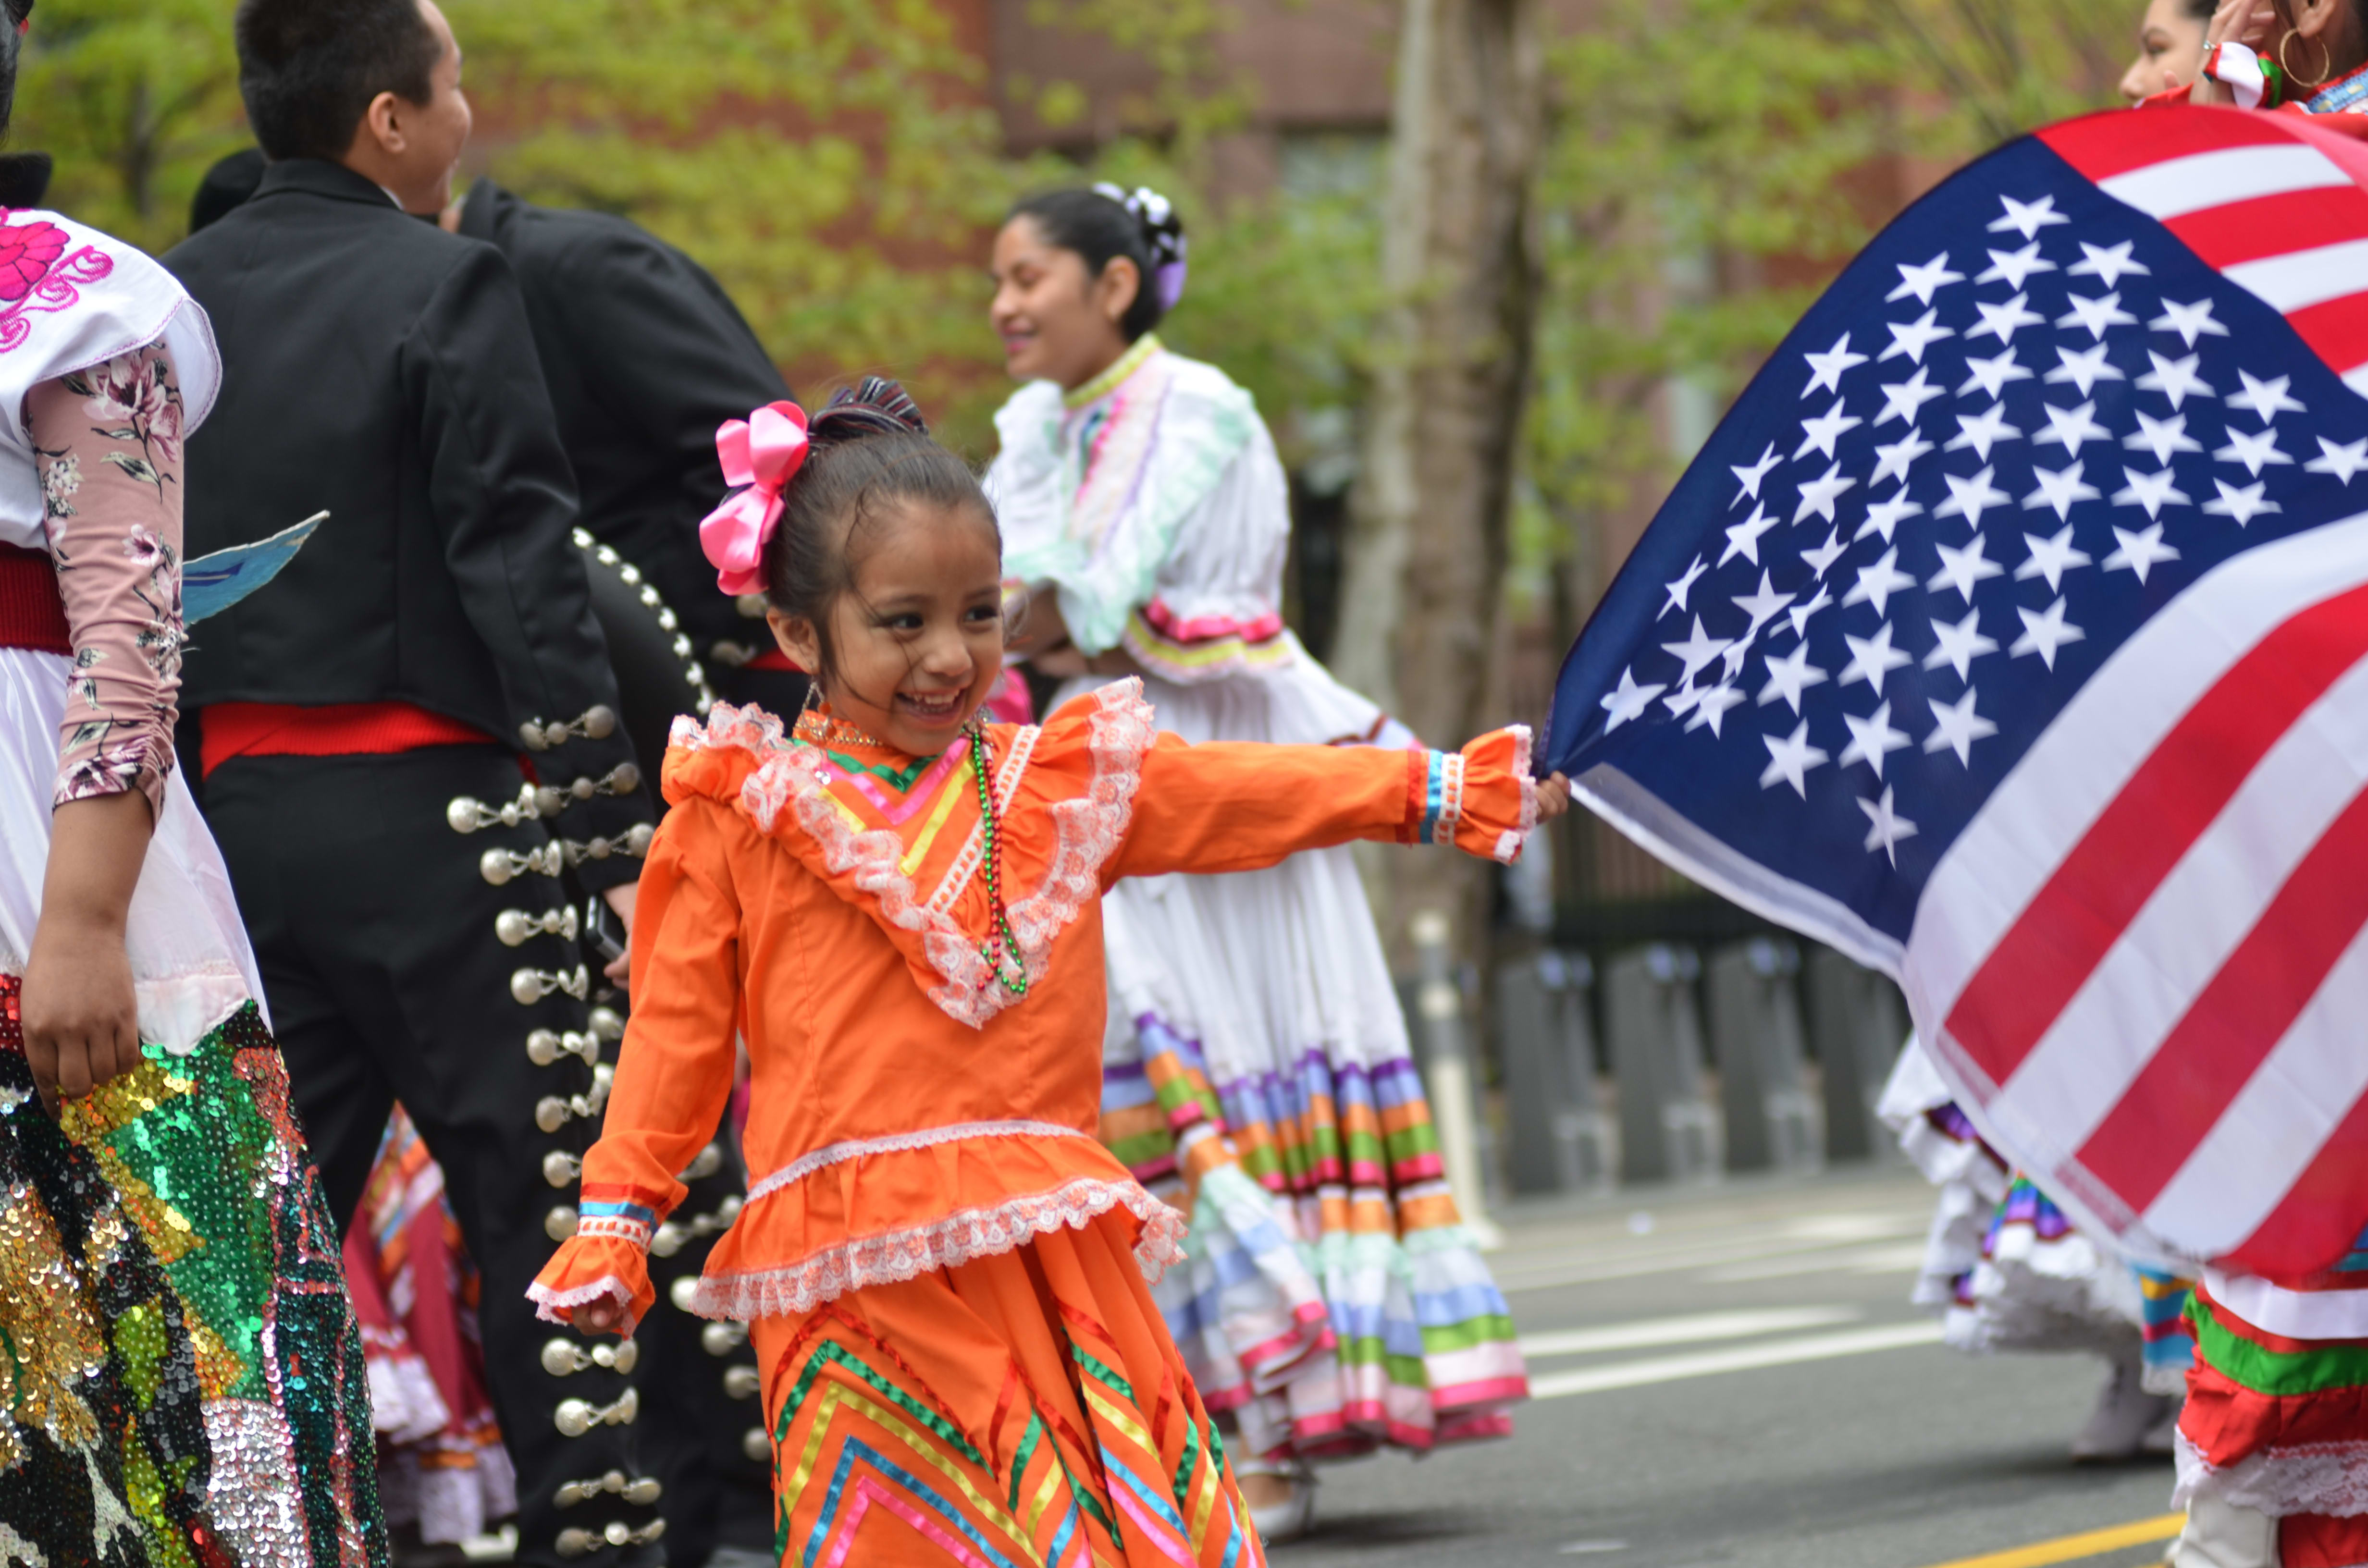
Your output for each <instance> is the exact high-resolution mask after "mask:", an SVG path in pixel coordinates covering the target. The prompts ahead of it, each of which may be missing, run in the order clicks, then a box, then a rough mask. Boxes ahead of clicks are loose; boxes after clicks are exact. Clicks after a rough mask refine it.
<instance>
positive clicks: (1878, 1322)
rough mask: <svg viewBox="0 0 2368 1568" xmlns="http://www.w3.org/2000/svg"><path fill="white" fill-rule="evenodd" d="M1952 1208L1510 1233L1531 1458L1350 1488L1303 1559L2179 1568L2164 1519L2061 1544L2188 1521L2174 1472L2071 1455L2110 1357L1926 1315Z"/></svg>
mask: <svg viewBox="0 0 2368 1568" xmlns="http://www.w3.org/2000/svg"><path fill="white" fill-rule="evenodd" d="M1931 1204H1932V1194H1931V1189H1930V1187H1927V1186H1926V1185H1925V1183H1924V1182H1923V1180H1922V1179H1921V1178H1920V1177H1919V1176H1916V1175H1915V1174H1914V1173H1912V1172H1906V1171H1894V1172H1885V1173H1881V1174H1874V1173H1869V1172H1865V1171H1863V1170H1861V1171H1860V1172H1857V1173H1854V1174H1848V1175H1839V1176H1823V1177H1819V1178H1816V1180H1814V1181H1811V1182H1808V1183H1800V1184H1792V1185H1787V1186H1782V1187H1779V1186H1775V1185H1771V1184H1765V1183H1753V1184H1748V1185H1746V1184H1741V1183H1737V1184H1731V1185H1729V1186H1727V1187H1721V1188H1713V1189H1709V1190H1698V1191H1694V1192H1691V1193H1687V1194H1683V1195H1676V1194H1670V1193H1666V1192H1647V1193H1637V1192H1632V1193H1627V1194H1623V1195H1622V1196H1621V1197H1620V1198H1618V1199H1612V1200H1609V1201H1606V1202H1602V1203H1589V1204H1584V1205H1580V1204H1566V1205H1562V1206H1558V1207H1553V1208H1528V1209H1525V1210H1519V1211H1516V1212H1514V1213H1512V1214H1509V1215H1504V1216H1499V1218H1500V1219H1501V1220H1503V1221H1504V1223H1505V1228H1506V1231H1507V1243H1506V1245H1505V1247H1504V1249H1503V1250H1502V1251H1500V1252H1497V1253H1496V1254H1495V1255H1493V1261H1494V1263H1495V1265H1496V1267H1497V1271H1498V1278H1499V1279H1500V1281H1501V1282H1502V1283H1503V1284H1504V1285H1505V1287H1506V1290H1507V1292H1508V1299H1509V1301H1510V1302H1511V1305H1512V1310H1513V1315H1514V1319H1515V1321H1516V1322H1517V1323H1518V1324H1520V1329H1521V1332H1522V1336H1523V1342H1524V1345H1525V1346H1527V1347H1528V1348H1529V1350H1530V1353H1531V1361H1530V1373H1531V1380H1532V1381H1533V1384H1534V1386H1535V1387H1536V1389H1537V1392H1539V1394H1540V1395H1541V1396H1542V1397H1541V1398H1539V1399H1537V1400H1536V1401H1534V1402H1533V1403H1531V1404H1530V1405H1529V1406H1527V1407H1526V1408H1525V1409H1524V1410H1523V1411H1522V1412H1521V1413H1520V1416H1519V1419H1518V1423H1517V1432H1516V1435H1515V1437H1513V1439H1512V1440H1511V1441H1510V1442H1509V1443H1503V1444H1497V1445H1494V1446H1486V1447H1482V1448H1479V1449H1471V1450H1466V1451H1459V1452H1450V1453H1446V1454H1442V1455H1440V1456H1437V1457H1434V1458H1432V1459H1429V1460H1423V1461H1420V1462H1412V1461H1408V1460H1404V1459H1401V1458H1397V1457H1395V1456H1393V1457H1386V1458H1381V1459H1376V1460H1366V1461H1363V1462H1360V1463H1357V1464H1352V1465H1347V1466H1339V1467H1335V1468H1332V1469H1330V1470H1327V1471H1326V1472H1325V1483H1324V1490H1323V1492H1322V1494H1321V1506H1320V1509H1319V1513H1318V1525H1317V1529H1316V1531H1315V1534H1314V1535H1312V1536H1311V1537H1309V1538H1308V1539H1307V1540H1305V1541H1304V1542H1302V1543H1300V1544H1297V1545H1294V1546H1292V1547H1290V1548H1287V1549H1285V1550H1284V1551H1281V1552H1280V1553H1278V1558H1279V1561H1281V1562H1284V1563H1286V1564H1288V1565H1289V1568H1330V1565H1332V1564H1336V1563H1337V1564H1340V1565H1343V1568H1346V1565H1348V1564H1350V1563H1355V1564H1359V1565H1360V1568H1362V1565H1371V1568H1395V1565H1397V1564H1414V1563H1455V1564H1459V1565H1461V1564H1474V1565H1487V1568H1497V1565H1500V1564H1503V1565H1509V1564H1516V1563H1519V1564H1533V1565H1539V1568H1543V1565H1548V1564H1554V1563H1562V1562H1588V1563H1600V1564H1603V1565H1604V1568H1708V1565H1711V1564H1724V1563H1740V1564H1748V1565H1750V1568H1932V1565H1935V1564H1942V1563H1950V1564H1954V1563H1958V1562H1960V1561H1961V1560H1966V1559H1971V1560H1973V1562H1967V1563H1966V1564H1965V1568H1975V1563H1979V1564H1980V1565H1981V1568H2040V1565H2041V1564H2045V1563H2054V1562H2076V1563H2078V1564H2081V1565H2082V1568H2136V1565H2139V1564H2151V1563H2155V1562H2160V1561H2161V1556H2162V1550H2163V1548H2162V1543H2161V1540H2160V1539H2158V1538H2159V1537H2160V1536H2162V1535H2165V1534H2167V1533H2168V1530H2169V1526H2168V1525H2164V1526H2162V1527H2160V1528H2159V1529H2157V1530H2155V1531H2146V1530H2131V1531H2125V1532H2123V1540H2124V1541H2134V1542H2135V1544H2123V1545H2119V1546H2115V1547H2112V1548H2111V1549H2109V1550H2103V1551H2099V1550H2096V1548H2097V1546H2098V1545H2099V1544H2100V1541H2090V1542H2086V1543H2083V1542H2077V1541H2066V1540H2065V1539H2064V1538H2068V1537H2074V1536H2078V1535H2083V1534H2087V1533H2089V1532H2096V1531H2101V1530H2105V1529H2107V1528H2110V1527H2117V1526H2135V1525H2140V1524H2142V1523H2143V1522H2144V1521H2148V1520H2153V1519H2157V1518H2160V1517H2162V1516H2164V1515H2165V1514H2167V1513H2168V1512H2169V1490H2170V1467H2169V1462H2168V1461H2159V1462H2155V1463H2149V1464H2142V1465H2135V1466H2128V1467H2114V1468H2106V1469H2081V1468H2075V1467H2074V1466H2073V1465H2071V1464H2070V1463H2069V1462H2068V1461H2066V1459H2065V1457H2064V1450H2065V1444H2066V1439H2068V1438H2069V1437H2070V1436H2071V1434H2072V1432H2073V1430H2074V1428H2075V1427H2076V1426H2078V1425H2079V1423H2080V1422H2081V1421H2082V1420H2083V1419H2084V1418H2085V1417H2086V1415H2087V1414H2088V1411H2089V1405H2090V1403H2091V1401H2092V1399H2093V1397H2094V1395H2095V1393H2096V1391H2097V1389H2098V1387H2099V1386H2100V1383H2101V1381H2102V1379H2103V1369H2102V1366H2101V1364H2100V1363H2099V1362H2097V1361H2094V1360H2092V1359H2088V1358H2030V1357H2026V1358H1992V1359H1985V1360H1975V1359H1974V1358H1967V1357H1964V1356H1960V1355H1958V1354H1956V1353H1955V1352H1953V1351H1950V1350H1948V1349H1945V1348H1943V1347H1942V1346H1940V1345H1939V1344H1938V1343H1937V1341H1938V1338H1939V1325H1938V1324H1937V1322H1936V1321H1935V1320H1933V1319H1930V1318H1929V1317H1926V1316H1923V1315H1921V1314H1920V1313H1918V1312H1915V1311H1913V1310H1912V1309H1910V1308H1909V1307H1908V1306H1907V1301H1906V1295H1907V1285H1908V1282H1909V1280H1910V1278H1912V1271H1913V1268H1914V1266H1915V1262H1916V1259H1917V1257H1918V1254H1919V1252H1920V1243H1921V1239H1922V1235H1923V1231H1924V1226H1925V1223H1926V1221H1927V1220H1928V1219H1929V1217H1930V1212H1931ZM2149 1536H2152V1537H2156V1538H2157V1539H2153V1540H2147V1539H2146V1538H2147V1537H2149ZM2102 1540H2103V1541H2107V1542H2109V1541H2110V1540H2111V1538H2110V1537H2105V1538H2102ZM2034 1546H2044V1549H2043V1550H2037V1551H2021V1550H2020V1549H2024V1548H2032V1547H2034ZM1994 1554H1997V1555H1996V1556H1995V1560H1993V1556H1994Z"/></svg>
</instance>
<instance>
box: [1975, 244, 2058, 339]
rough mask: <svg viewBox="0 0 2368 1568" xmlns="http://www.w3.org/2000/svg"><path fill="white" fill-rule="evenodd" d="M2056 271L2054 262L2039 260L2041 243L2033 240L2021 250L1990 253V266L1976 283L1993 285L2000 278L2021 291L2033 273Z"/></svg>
mask: <svg viewBox="0 0 2368 1568" xmlns="http://www.w3.org/2000/svg"><path fill="white" fill-rule="evenodd" d="M2053 271H2055V263H2054V262H2052V261H2042V260H2040V259H2039V242H2038V241H2037V240H2033V241H2032V242H2031V244H2027V245H2025V246H2023V247H2022V248H2021V250H2017V251H2003V250H1994V251H1992V252H1990V264H1989V266H1987V267H1984V268H1983V269H1982V273H1981V276H1980V277H1978V278H1975V279H1974V281H1975V282H1976V283H1991V282H1996V281H1998V279H2000V278H2004V279H2005V280H2006V286H2007V287H2008V288H2009V289H2020V288H2021V287H2022V285H2023V281H2024V279H2026V278H2029V277H2030V276H2031V275H2032V273H2034V272H2053ZM2031 319H2032V321H2037V320H2039V319H2040V318H2039V317H2037V316H2033V317H2032V318H2031Z"/></svg>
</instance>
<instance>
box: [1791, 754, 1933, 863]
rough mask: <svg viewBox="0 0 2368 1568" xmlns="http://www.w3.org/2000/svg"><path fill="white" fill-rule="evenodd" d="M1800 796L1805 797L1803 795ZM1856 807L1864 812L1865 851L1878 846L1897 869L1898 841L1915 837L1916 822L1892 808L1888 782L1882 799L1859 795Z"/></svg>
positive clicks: (1870, 850)
mask: <svg viewBox="0 0 2368 1568" xmlns="http://www.w3.org/2000/svg"><path fill="white" fill-rule="evenodd" d="M1881 773H1882V770H1881V769H1880V768H1878V769H1876V774H1877V777H1880V776H1881ZM1802 798H1803V799H1804V800H1806V799H1807V797H1806V796H1805V795H1804V796H1803V797H1802ZM1858 809H1859V810H1860V811H1862V812H1865V813H1866V821H1867V829H1866V849H1867V853H1869V854H1873V852H1874V851H1875V849H1877V848H1878V847H1880V848H1881V849H1882V851H1883V855H1884V859H1886V860H1889V861H1890V862H1891V869H1893V870H1895V871H1896V870H1897V869H1899V841H1900V840H1901V839H1903V838H1913V837H1915V836H1916V824H1914V823H1912V822H1909V821H1908V820H1907V818H1906V817H1904V816H1901V815H1900V814H1899V813H1898V812H1896V811H1894V810H1892V807H1891V786H1889V785H1888V784H1886V785H1884V788H1883V799H1881V800H1880V801H1870V800H1868V799H1866V798H1865V797H1864V796H1861V797H1860V798H1859V802H1858Z"/></svg>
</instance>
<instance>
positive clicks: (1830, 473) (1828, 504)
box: [1793, 463, 1858, 523]
mask: <svg viewBox="0 0 2368 1568" xmlns="http://www.w3.org/2000/svg"><path fill="white" fill-rule="evenodd" d="M1841 471H1842V465H1841V464H1839V463H1836V464H1834V465H1833V466H1832V467H1831V468H1828V469H1827V470H1826V472H1825V476H1824V477H1823V478H1820V479H1813V480H1811V481H1809V482H1808V483H1806V484H1804V485H1802V486H1801V504H1800V505H1799V506H1796V507H1794V508H1793V521H1794V522H1795V523H1797V522H1799V521H1800V520H1801V519H1802V518H1804V517H1807V516H1808V515H1809V514H1810V513H1812V512H1815V513H1816V514H1817V516H1819V517H1823V518H1825V519H1826V521H1827V522H1829V523H1830V522H1832V521H1833V520H1834V503H1835V502H1837V501H1839V500H1840V499H1841V498H1842V493H1843V492H1844V491H1847V490H1854V489H1856V488H1857V487H1858V481H1857V480H1855V479H1839V478H1837V477H1836V475H1838V474H1839V473H1840V472H1841Z"/></svg>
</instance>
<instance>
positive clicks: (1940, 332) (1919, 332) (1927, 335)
mask: <svg viewBox="0 0 2368 1568" xmlns="http://www.w3.org/2000/svg"><path fill="white" fill-rule="evenodd" d="M1940 313H1941V312H1939V311H1937V310H1930V311H1926V312H1924V313H1923V315H1921V316H1919V317H1918V318H1917V319H1916V320H1915V321H1913V322H1907V323H1901V322H1896V321H1895V322H1885V323H1884V326H1885V327H1887V328H1889V329H1890V332H1891V347H1888V348H1886V349H1884V351H1883V352H1882V353H1881V354H1879V355H1877V356H1876V357H1875V363H1877V364H1878V365H1879V364H1881V363H1882V362H1883V361H1884V360H1885V359H1889V358H1894V357H1895V356H1897V355H1901V354H1905V355H1907V358H1909V359H1910V360H1912V361H1914V362H1915V363H1916V364H1918V365H1921V364H1922V363H1924V350H1926V349H1927V348H1930V347H1932V345H1934V344H1936V343H1938V342H1940V341H1941V339H1942V338H1944V337H1954V336H1956V335H1957V333H1956V329H1955V328H1954V327H1946V326H1934V325H1933V324H1932V321H1933V318H1934V317H1936V316H1938V315H1939V314H1940Z"/></svg>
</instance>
